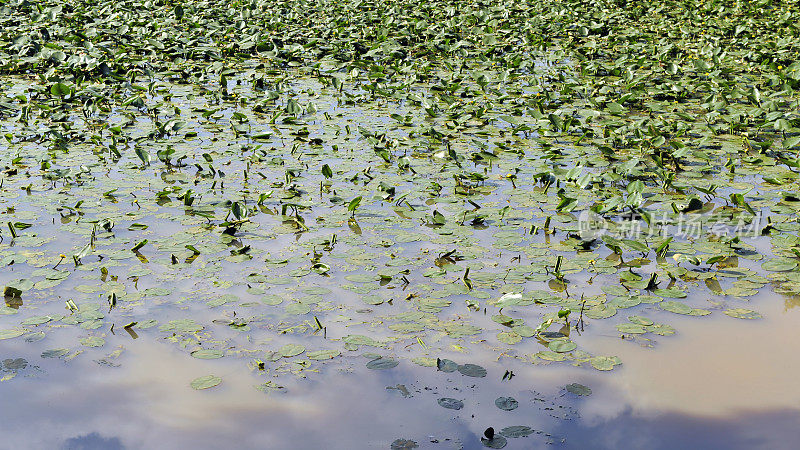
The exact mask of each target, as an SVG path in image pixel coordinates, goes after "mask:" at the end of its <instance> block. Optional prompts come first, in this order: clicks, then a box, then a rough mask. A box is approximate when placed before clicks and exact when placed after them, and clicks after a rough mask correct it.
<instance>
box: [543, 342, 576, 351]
mask: <svg viewBox="0 0 800 450" xmlns="http://www.w3.org/2000/svg"><path fill="white" fill-rule="evenodd" d="M547 347H548V348H549V349H550V350H552V351H554V352H557V353H567V352H571V351H573V350H575V349H576V348H578V344H576V343H574V342H572V341H566V340H561V339H559V340H556V341H551V342H550V343H549V344H547Z"/></svg>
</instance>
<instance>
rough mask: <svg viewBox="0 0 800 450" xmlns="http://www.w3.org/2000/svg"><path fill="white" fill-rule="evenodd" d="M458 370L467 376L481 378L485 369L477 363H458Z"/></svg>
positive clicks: (484, 373)
mask: <svg viewBox="0 0 800 450" xmlns="http://www.w3.org/2000/svg"><path fill="white" fill-rule="evenodd" d="M458 371H459V372H461V374H462V375H466V376H468V377H475V378H483V377H485V376H486V369H484V368H483V367H481V366H479V365H477V364H464V365H460V366H458Z"/></svg>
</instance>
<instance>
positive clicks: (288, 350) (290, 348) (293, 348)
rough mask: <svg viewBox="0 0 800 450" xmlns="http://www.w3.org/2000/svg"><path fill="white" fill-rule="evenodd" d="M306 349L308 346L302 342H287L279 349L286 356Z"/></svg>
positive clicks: (295, 354)
mask: <svg viewBox="0 0 800 450" xmlns="http://www.w3.org/2000/svg"><path fill="white" fill-rule="evenodd" d="M304 351H306V348H305V347H304V346H303V345H300V344H286V345H284V346H283V347H281V348H280V349H279V350H278V353H280V354H281V355H282V356H283V357H284V358H291V357H293V356H297V355H299V354H301V353H303V352H304Z"/></svg>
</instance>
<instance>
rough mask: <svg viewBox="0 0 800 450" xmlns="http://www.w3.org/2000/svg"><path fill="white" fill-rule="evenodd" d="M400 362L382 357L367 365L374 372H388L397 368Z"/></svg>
mask: <svg viewBox="0 0 800 450" xmlns="http://www.w3.org/2000/svg"><path fill="white" fill-rule="evenodd" d="M398 364H399V362H398V361H397V360H396V359H392V358H385V357H383V356H382V357H380V358H377V359H373V360H372V361H370V362H368V363H367V368H368V369H372V370H387V369H393V368H395V367H397V365H398Z"/></svg>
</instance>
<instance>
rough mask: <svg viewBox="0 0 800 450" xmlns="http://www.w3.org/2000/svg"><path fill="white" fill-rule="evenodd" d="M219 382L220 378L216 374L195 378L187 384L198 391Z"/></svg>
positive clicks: (220, 381)
mask: <svg viewBox="0 0 800 450" xmlns="http://www.w3.org/2000/svg"><path fill="white" fill-rule="evenodd" d="M220 383H222V378H220V377H218V376H216V375H206V376H202V377H197V378H195V379H194V380H192V382H191V383H190V384H189V385H190V386H191V387H192V389H196V390H198V391H200V390H203V389H209V388H212V387H214V386H217V385H219V384H220Z"/></svg>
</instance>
